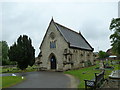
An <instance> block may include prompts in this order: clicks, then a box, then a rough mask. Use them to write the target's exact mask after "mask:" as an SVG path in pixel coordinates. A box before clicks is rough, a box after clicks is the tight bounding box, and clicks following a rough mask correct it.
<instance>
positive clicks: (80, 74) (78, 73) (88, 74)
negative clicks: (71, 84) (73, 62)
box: [65, 60, 120, 88]
mask: <svg viewBox="0 0 120 90" xmlns="http://www.w3.org/2000/svg"><path fill="white" fill-rule="evenodd" d="M114 62H119V60H114ZM99 63H100V61H97V62H96V65H94V66H90V67H85V68H81V69H79V70H70V71H66V72H65V73H66V74H71V75H73V76H75V77H76V78H77V79H79V81H80V83H79V85H78V88H85V82H84V80H85V79H87V80H91V79H93V78H94V73H100V72H101V70H97V69H95V68H97V67H99ZM105 63H106V61H105ZM108 64H109V65H110V66H112V67H114V69H113V70H118V69H119V68H118V67H119V65H120V64H117V63H116V64H113V65H111V64H110V61H109V62H108ZM113 70H111V69H106V70H105V76H104V77H105V79H106V78H108V75H110V74H111V72H112V71H113Z"/></svg>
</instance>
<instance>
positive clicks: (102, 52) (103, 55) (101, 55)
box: [98, 51, 109, 59]
mask: <svg viewBox="0 0 120 90" xmlns="http://www.w3.org/2000/svg"><path fill="white" fill-rule="evenodd" d="M98 55H99V58H100V59H104V58H106V57H108V56H109V55H108V54H107V53H106V52H104V51H99V53H98Z"/></svg>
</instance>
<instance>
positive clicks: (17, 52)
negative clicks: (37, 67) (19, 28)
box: [8, 35, 35, 70]
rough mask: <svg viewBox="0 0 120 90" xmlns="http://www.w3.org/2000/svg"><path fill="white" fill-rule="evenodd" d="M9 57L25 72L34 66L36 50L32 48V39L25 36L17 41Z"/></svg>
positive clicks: (9, 52) (11, 48)
mask: <svg viewBox="0 0 120 90" xmlns="http://www.w3.org/2000/svg"><path fill="white" fill-rule="evenodd" d="M8 56H9V59H10V60H11V61H16V62H17V67H18V68H20V69H22V70H24V69H26V68H27V67H28V65H30V66H32V65H33V64H34V62H35V49H34V47H33V46H32V42H31V39H30V38H28V36H26V35H23V36H21V35H20V37H19V38H18V39H17V43H14V44H13V45H12V46H11V47H10V50H9V51H8Z"/></svg>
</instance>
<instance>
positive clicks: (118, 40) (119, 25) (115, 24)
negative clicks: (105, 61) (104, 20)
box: [110, 18, 120, 55]
mask: <svg viewBox="0 0 120 90" xmlns="http://www.w3.org/2000/svg"><path fill="white" fill-rule="evenodd" d="M110 30H111V31H114V33H113V34H112V35H111V36H110V39H111V43H112V44H111V46H112V50H113V52H114V53H116V54H117V55H120V18H116V19H114V18H113V19H112V21H111V24H110Z"/></svg>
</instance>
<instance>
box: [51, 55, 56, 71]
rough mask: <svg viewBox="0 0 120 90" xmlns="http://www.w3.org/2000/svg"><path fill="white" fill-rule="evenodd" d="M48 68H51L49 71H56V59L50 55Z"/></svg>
mask: <svg viewBox="0 0 120 90" xmlns="http://www.w3.org/2000/svg"><path fill="white" fill-rule="evenodd" d="M50 66H51V69H56V58H55V56H54V55H52V56H51V58H50Z"/></svg>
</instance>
